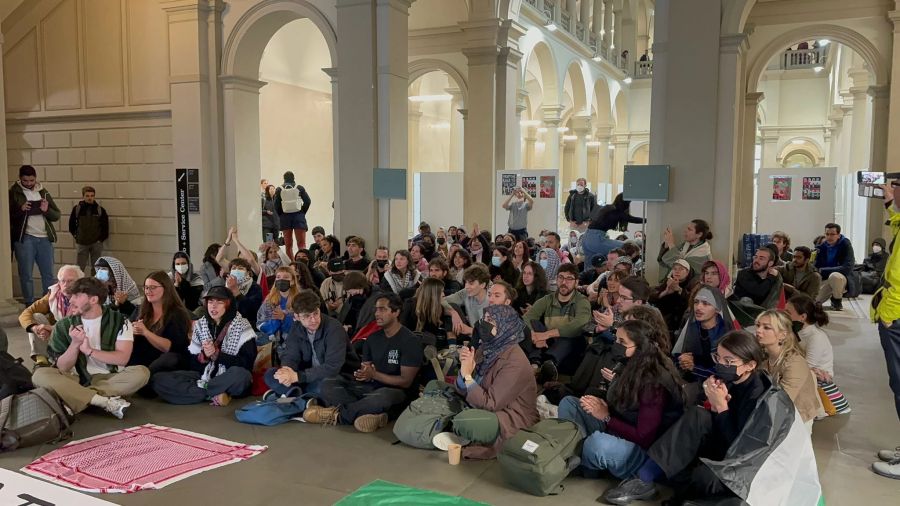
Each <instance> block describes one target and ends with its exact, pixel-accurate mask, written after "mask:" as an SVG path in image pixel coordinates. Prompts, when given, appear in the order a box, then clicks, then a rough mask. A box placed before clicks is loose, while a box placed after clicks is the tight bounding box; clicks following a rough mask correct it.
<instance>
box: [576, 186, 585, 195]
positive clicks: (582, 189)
mask: <svg viewBox="0 0 900 506" xmlns="http://www.w3.org/2000/svg"><path fill="white" fill-rule="evenodd" d="M575 189H576V190H578V193H581V192H583V191H584V186H581V185H578V186H576V187H575Z"/></svg>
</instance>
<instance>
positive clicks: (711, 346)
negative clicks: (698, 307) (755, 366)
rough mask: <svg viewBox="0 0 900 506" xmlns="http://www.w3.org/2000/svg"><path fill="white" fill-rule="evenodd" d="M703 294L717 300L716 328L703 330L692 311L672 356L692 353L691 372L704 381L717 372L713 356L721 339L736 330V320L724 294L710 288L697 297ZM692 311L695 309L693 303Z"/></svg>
mask: <svg viewBox="0 0 900 506" xmlns="http://www.w3.org/2000/svg"><path fill="white" fill-rule="evenodd" d="M701 292H706V293H708V294H711V295H712V297H713V299H714V300H715V306H716V312H717V314H716V326H715V327H713V328H711V329H709V330H706V329H703V328H702V327H701V326H700V322H698V321H697V319H696V318H694V314H693V311H691V314H690V317H689V318H688V321H687V323H685V324H684V327H682V329H681V333H680V334H679V335H678V340H676V341H675V345H674V346H673V347H672V355H673V356H674V357H676V358H677V357H678V355H681V354H682V353H691V354H692V355H693V356H694V369H693V371H691V374H692V375H693V379H694V380H698V379H704V378H706V377H708V376H709V375H710V374H712V371H713V370H715V363H714V362H713V360H712V356H711V354H712V353H713V352H714V351H716V346H717V345H718V342H719V339H721V337H722V336H724V335H725V334H726V333H728V332H730V331H732V330H734V318H733V317H732V316H731V312H730V311H729V309H728V303H727V302H726V301H725V296H724V295H723V294H722V292H720V291H719V290H713V289H710V288H709V287H703V288H700V289H699V290H698V291H697V295H700V293H701ZM691 309H693V303H692V304H691Z"/></svg>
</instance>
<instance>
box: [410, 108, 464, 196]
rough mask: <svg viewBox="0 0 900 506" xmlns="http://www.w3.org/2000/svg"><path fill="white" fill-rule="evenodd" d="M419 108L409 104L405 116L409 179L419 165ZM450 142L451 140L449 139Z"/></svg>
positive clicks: (420, 115)
mask: <svg viewBox="0 0 900 506" xmlns="http://www.w3.org/2000/svg"><path fill="white" fill-rule="evenodd" d="M419 109H420V108H419V107H417V106H415V105H411V106H410V107H409V111H408V113H407V117H408V118H409V128H408V130H409V142H408V143H407V145H408V155H407V158H408V159H407V166H408V167H409V173H410V177H409V178H408V179H409V180H410V181H411V180H412V173H414V172H415V171H416V170H418V169H419V168H420V167H419V127H420V126H421V125H420V122H421V120H422V111H421V110H419ZM451 142H453V141H452V140H451Z"/></svg>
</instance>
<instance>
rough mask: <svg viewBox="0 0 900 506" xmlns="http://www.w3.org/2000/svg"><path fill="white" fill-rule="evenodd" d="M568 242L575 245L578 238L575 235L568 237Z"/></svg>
mask: <svg viewBox="0 0 900 506" xmlns="http://www.w3.org/2000/svg"><path fill="white" fill-rule="evenodd" d="M569 244H571V245H572V246H575V245H576V244H578V238H577V237H569Z"/></svg>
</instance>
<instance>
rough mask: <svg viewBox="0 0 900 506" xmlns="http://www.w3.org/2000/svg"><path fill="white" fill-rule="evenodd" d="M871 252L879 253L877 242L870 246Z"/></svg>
mask: <svg viewBox="0 0 900 506" xmlns="http://www.w3.org/2000/svg"><path fill="white" fill-rule="evenodd" d="M872 253H881V246H879V245H877V244H876V245H875V246H872Z"/></svg>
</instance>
